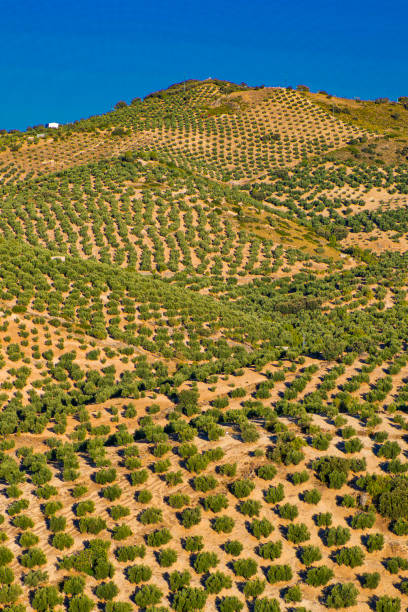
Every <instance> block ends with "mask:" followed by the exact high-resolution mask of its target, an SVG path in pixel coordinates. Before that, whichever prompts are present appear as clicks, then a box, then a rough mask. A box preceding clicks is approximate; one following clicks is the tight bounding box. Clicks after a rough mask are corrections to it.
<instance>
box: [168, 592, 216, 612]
mask: <svg viewBox="0 0 408 612" xmlns="http://www.w3.org/2000/svg"><path fill="white" fill-rule="evenodd" d="M206 602H207V593H206V592H205V591H204V590H203V589H198V588H194V587H184V588H182V589H181V590H179V591H176V593H175V594H174V598H173V603H172V607H173V608H174V610H176V612H189V611H191V612H193V611H194V610H202V609H203V608H204V607H205V604H206Z"/></svg>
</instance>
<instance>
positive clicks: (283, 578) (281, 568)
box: [267, 565, 293, 584]
mask: <svg viewBox="0 0 408 612" xmlns="http://www.w3.org/2000/svg"><path fill="white" fill-rule="evenodd" d="M292 577H293V573H292V569H291V567H290V566H289V565H271V566H270V568H269V570H268V573H267V579H268V582H269V583H270V584H275V582H288V581H289V580H291V579H292Z"/></svg>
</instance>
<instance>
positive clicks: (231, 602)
mask: <svg viewBox="0 0 408 612" xmlns="http://www.w3.org/2000/svg"><path fill="white" fill-rule="evenodd" d="M218 607H219V610H220V612H241V610H242V608H243V607H244V604H243V603H242V602H241V601H240V600H239V599H238V597H234V596H229V597H224V599H223V600H222V601H220V603H219V606H218Z"/></svg>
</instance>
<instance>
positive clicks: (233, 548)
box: [224, 540, 244, 557]
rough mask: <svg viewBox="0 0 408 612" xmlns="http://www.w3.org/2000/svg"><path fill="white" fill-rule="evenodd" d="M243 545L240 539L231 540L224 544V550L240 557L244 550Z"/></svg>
mask: <svg viewBox="0 0 408 612" xmlns="http://www.w3.org/2000/svg"><path fill="white" fill-rule="evenodd" d="M243 548H244V547H243V545H242V544H241V542H239V541H238V540H229V541H228V542H225V544H224V550H225V552H226V553H228V554H229V555H232V556H233V557H239V555H240V554H241V553H242V551H243Z"/></svg>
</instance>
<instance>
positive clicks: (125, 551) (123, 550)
mask: <svg viewBox="0 0 408 612" xmlns="http://www.w3.org/2000/svg"><path fill="white" fill-rule="evenodd" d="M145 555H146V548H145V546H144V545H143V544H142V546H119V548H117V549H116V550H115V556H116V558H117V560H118V561H121V562H122V563H124V562H126V561H134V560H135V559H136V558H137V557H140V558H142V559H143V558H144V556H145Z"/></svg>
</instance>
